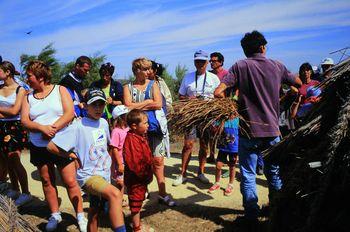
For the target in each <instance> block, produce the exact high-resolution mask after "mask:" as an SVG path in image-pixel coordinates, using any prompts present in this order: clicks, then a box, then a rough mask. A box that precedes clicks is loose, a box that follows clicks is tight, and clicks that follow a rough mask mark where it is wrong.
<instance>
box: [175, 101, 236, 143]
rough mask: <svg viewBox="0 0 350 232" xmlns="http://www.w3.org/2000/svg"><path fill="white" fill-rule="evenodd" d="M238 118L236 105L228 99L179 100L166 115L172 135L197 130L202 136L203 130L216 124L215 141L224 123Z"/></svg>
mask: <svg viewBox="0 0 350 232" xmlns="http://www.w3.org/2000/svg"><path fill="white" fill-rule="evenodd" d="M236 117H240V116H239V114H238V112H237V104H236V102H235V101H234V100H232V99H230V98H215V99H191V100H180V101H178V102H175V103H174V104H173V111H172V112H170V113H169V114H168V120H169V121H168V123H169V127H170V129H171V131H172V133H174V134H184V133H188V132H190V131H191V130H192V129H193V128H197V129H199V130H200V132H201V133H202V134H203V133H204V131H205V130H207V129H209V128H211V127H212V125H214V124H217V125H218V127H217V129H216V130H214V131H213V137H214V138H215V139H217V138H218V136H219V135H220V134H221V132H222V130H223V126H224V122H225V121H227V120H228V119H234V118H236Z"/></svg>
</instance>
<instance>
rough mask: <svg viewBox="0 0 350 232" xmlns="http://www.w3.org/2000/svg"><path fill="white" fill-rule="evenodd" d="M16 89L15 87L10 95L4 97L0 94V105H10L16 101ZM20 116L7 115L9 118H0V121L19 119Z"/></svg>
mask: <svg viewBox="0 0 350 232" xmlns="http://www.w3.org/2000/svg"><path fill="white" fill-rule="evenodd" d="M17 92H18V89H16V90H15V91H14V92H13V93H12V94H11V95H9V96H7V97H4V96H1V95H0V107H8V108H10V107H12V106H13V105H14V104H15V102H16V97H17ZM19 120H20V116H19V114H17V115H15V116H12V117H9V118H2V119H0V121H19Z"/></svg>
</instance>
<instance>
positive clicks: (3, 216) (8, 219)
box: [0, 195, 39, 232]
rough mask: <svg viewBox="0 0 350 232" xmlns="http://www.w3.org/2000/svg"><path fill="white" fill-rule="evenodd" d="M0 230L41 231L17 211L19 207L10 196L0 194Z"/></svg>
mask: <svg viewBox="0 0 350 232" xmlns="http://www.w3.org/2000/svg"><path fill="white" fill-rule="evenodd" d="M0 231H6V232H17V231H18V232H20V231H21V232H22V231H28V232H30V231H33V232H34V231H39V229H37V228H36V227H35V226H33V225H31V224H30V223H28V222H27V221H26V219H25V218H23V216H22V215H20V214H19V213H18V212H17V207H16V205H15V203H14V201H12V200H11V199H10V198H8V197H6V196H3V195H0Z"/></svg>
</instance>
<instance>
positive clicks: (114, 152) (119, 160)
mask: <svg viewBox="0 0 350 232" xmlns="http://www.w3.org/2000/svg"><path fill="white" fill-rule="evenodd" d="M111 147H112V159H113V160H115V161H116V163H117V165H118V172H121V173H123V172H124V164H123V160H122V157H120V155H119V152H121V150H120V149H119V148H117V147H113V146H111Z"/></svg>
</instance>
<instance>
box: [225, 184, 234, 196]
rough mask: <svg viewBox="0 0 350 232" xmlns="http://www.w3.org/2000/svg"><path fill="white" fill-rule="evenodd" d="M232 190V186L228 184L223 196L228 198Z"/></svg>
mask: <svg viewBox="0 0 350 232" xmlns="http://www.w3.org/2000/svg"><path fill="white" fill-rule="evenodd" d="M232 190H233V185H232V184H228V185H227V187H226V189H225V192H224V195H225V196H230V195H231V194H232Z"/></svg>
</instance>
